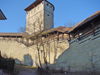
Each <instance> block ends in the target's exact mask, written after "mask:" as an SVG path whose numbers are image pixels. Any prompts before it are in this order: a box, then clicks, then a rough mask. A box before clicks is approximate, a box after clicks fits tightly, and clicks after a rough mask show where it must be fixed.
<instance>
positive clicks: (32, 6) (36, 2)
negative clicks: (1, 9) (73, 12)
mask: <svg viewBox="0 0 100 75" xmlns="http://www.w3.org/2000/svg"><path fill="white" fill-rule="evenodd" d="M41 2H42V0H40V1H38V0H37V1H35V2H33V3H32V4H31V5H29V6H28V7H27V8H25V9H24V10H25V11H29V10H31V9H32V8H34V6H37V5H38V4H40V3H41ZM46 2H48V1H46ZM48 3H49V4H51V3H50V2H48ZM51 5H52V6H53V10H55V7H54V5H53V4H51Z"/></svg>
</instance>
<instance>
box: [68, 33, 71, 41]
mask: <svg viewBox="0 0 100 75" xmlns="http://www.w3.org/2000/svg"><path fill="white" fill-rule="evenodd" d="M68 35H69V41H71V37H70V33H69V34H68Z"/></svg>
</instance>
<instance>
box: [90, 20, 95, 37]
mask: <svg viewBox="0 0 100 75" xmlns="http://www.w3.org/2000/svg"><path fill="white" fill-rule="evenodd" d="M91 25H92V30H93V35H94V36H95V27H94V23H93V22H92V23H91Z"/></svg>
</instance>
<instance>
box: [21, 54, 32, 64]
mask: <svg viewBox="0 0 100 75" xmlns="http://www.w3.org/2000/svg"><path fill="white" fill-rule="evenodd" d="M23 57H24V65H27V66H33V60H32V56H31V55H30V54H26V55H24V56H23Z"/></svg>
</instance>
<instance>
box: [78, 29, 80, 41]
mask: <svg viewBox="0 0 100 75" xmlns="http://www.w3.org/2000/svg"><path fill="white" fill-rule="evenodd" d="M79 33H80V30H78V40H80V35H79Z"/></svg>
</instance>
